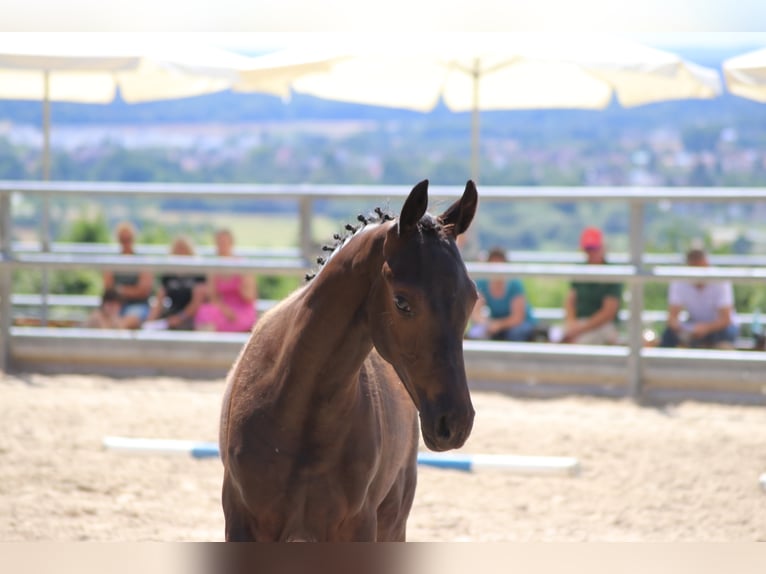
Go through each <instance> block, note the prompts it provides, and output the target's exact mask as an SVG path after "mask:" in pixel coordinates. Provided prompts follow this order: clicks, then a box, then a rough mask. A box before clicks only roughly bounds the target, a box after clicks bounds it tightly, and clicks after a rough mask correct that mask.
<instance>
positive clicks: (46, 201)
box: [40, 193, 51, 327]
mask: <svg viewBox="0 0 766 574" xmlns="http://www.w3.org/2000/svg"><path fill="white" fill-rule="evenodd" d="M50 203H51V202H50V197H49V196H48V194H47V193H46V194H44V195H43V201H42V207H41V211H42V213H41V216H40V249H41V251H42V252H43V253H48V252H50V250H51V228H50V224H51V215H50V212H51V205H50ZM49 291H50V277H49V274H48V269H46V268H43V269H42V273H41V281H40V295H41V296H42V300H41V304H40V324H41V325H42V326H43V327H45V326H47V325H48V292H49Z"/></svg>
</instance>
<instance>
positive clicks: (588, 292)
mask: <svg viewBox="0 0 766 574" xmlns="http://www.w3.org/2000/svg"><path fill="white" fill-rule="evenodd" d="M580 248H581V249H582V250H583V251H584V252H585V255H586V257H587V263H588V264H589V265H605V264H606V257H605V248H604V238H603V235H602V233H601V230H599V229H597V228H595V227H588V228H586V229H585V230H584V231H583V232H582V235H581V236H580ZM621 301H622V284H621V283H593V282H584V281H573V282H572V284H571V288H570V290H569V293H568V295H567V299H566V303H565V307H564V310H565V312H566V316H565V325H564V335H563V339H562V341H563V342H564V343H577V344H582V345H614V344H615V343H617V338H618V336H619V333H618V331H617V321H618V317H617V313H618V311H619V310H620V302H621Z"/></svg>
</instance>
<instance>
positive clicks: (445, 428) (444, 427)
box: [436, 415, 452, 439]
mask: <svg viewBox="0 0 766 574" xmlns="http://www.w3.org/2000/svg"><path fill="white" fill-rule="evenodd" d="M436 434H437V436H438V437H439V438H443V439H448V438H449V437H450V435H451V434H452V433H450V429H449V424H447V415H442V416H440V417H439V422H438V423H437V425H436Z"/></svg>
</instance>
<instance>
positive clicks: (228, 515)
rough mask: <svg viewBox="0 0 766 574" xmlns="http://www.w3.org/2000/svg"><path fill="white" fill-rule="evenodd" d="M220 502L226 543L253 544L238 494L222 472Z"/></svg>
mask: <svg viewBox="0 0 766 574" xmlns="http://www.w3.org/2000/svg"><path fill="white" fill-rule="evenodd" d="M221 502H222V505H223V516H224V519H225V521H226V527H225V536H226V542H255V537H254V536H253V532H252V530H251V528H250V521H249V520H248V516H247V510H246V509H245V508H243V507H242V502H241V501H240V498H239V493H238V492H237V489H236V488H234V486H233V485H232V484H231V478H230V477H229V475H228V473H227V472H224V475H223V489H222V492H221Z"/></svg>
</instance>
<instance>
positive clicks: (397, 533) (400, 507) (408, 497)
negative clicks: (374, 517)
mask: <svg viewBox="0 0 766 574" xmlns="http://www.w3.org/2000/svg"><path fill="white" fill-rule="evenodd" d="M417 480H418V479H417V467H416V466H415V465H414V464H413V465H411V467H409V468H406V469H404V470H403V471H402V474H401V476H400V477H399V479H398V480H397V481H396V483H395V484H394V486H393V488H391V490H390V491H389V493H388V495H387V496H386V498H385V499H384V500H383V502H382V503H381V505H380V506H379V507H378V542H404V541H405V540H406V539H407V518H409V515H410V509H411V508H412V502H413V500H414V499H415V486H416V485H417Z"/></svg>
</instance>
